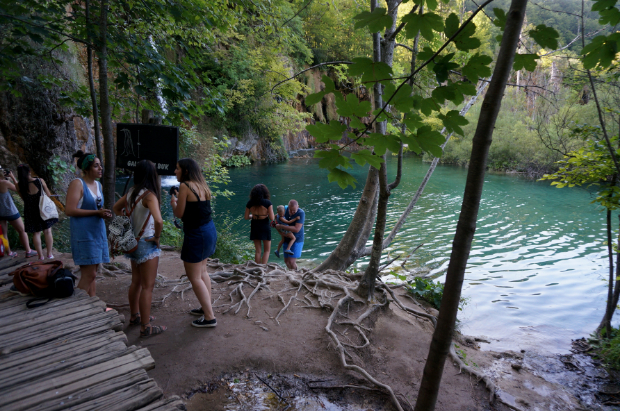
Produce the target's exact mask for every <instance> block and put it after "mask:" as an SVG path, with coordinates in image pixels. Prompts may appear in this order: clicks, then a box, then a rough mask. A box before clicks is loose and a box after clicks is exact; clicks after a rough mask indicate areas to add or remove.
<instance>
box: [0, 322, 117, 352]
mask: <svg viewBox="0 0 620 411" xmlns="http://www.w3.org/2000/svg"><path fill="white" fill-rule="evenodd" d="M117 326H118V327H117ZM110 328H113V329H115V328H122V324H120V323H118V324H117V323H115V322H113V321H112V320H102V321H97V322H96V323H94V324H83V325H81V326H78V327H74V328H72V329H71V330H68V331H67V330H60V331H59V332H56V333H50V334H46V335H43V336H40V337H38V338H33V339H30V340H28V341H12V342H10V343H9V344H0V354H2V355H6V354H10V353H12V352H16V351H20V350H24V349H26V348H30V347H34V346H36V345H39V344H43V343H46V342H49V341H52V340H54V339H56V338H62V337H64V336H66V335H68V334H69V333H75V334H78V335H80V334H81V335H82V336H88V335H93V334H98V333H101V332H105V331H107V330H109V329H110Z"/></svg>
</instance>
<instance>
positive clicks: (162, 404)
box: [136, 395, 185, 411]
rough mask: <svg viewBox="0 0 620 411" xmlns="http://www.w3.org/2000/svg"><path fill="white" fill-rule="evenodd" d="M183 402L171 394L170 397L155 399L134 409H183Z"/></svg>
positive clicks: (170, 410) (156, 410) (155, 410)
mask: <svg viewBox="0 0 620 411" xmlns="http://www.w3.org/2000/svg"><path fill="white" fill-rule="evenodd" d="M184 409H185V403H184V402H183V400H181V398H180V397H179V396H177V395H173V396H172V397H170V398H164V399H161V400H159V401H155V402H153V403H151V404H149V405H147V406H146V407H142V408H138V409H137V410H136V411H178V410H184Z"/></svg>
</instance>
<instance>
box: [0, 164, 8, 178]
mask: <svg viewBox="0 0 620 411" xmlns="http://www.w3.org/2000/svg"><path fill="white" fill-rule="evenodd" d="M0 171H1V172H2V174H3V175H4V176H5V177H8V176H9V173H10V171H9V170H7V169H6V168H2V166H0Z"/></svg>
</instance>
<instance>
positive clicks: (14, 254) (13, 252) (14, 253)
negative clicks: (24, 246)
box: [9, 251, 17, 258]
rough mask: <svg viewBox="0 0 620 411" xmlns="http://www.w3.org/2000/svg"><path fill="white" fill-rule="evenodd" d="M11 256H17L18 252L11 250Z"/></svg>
mask: <svg viewBox="0 0 620 411" xmlns="http://www.w3.org/2000/svg"><path fill="white" fill-rule="evenodd" d="M9 257H11V258H15V257H17V252H15V251H11V252H10V253H9Z"/></svg>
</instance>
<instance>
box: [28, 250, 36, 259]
mask: <svg viewBox="0 0 620 411" xmlns="http://www.w3.org/2000/svg"><path fill="white" fill-rule="evenodd" d="M35 255H39V253H37V252H36V251H34V250H30V252H29V253H26V255H25V258H28V257H34V256H35Z"/></svg>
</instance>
